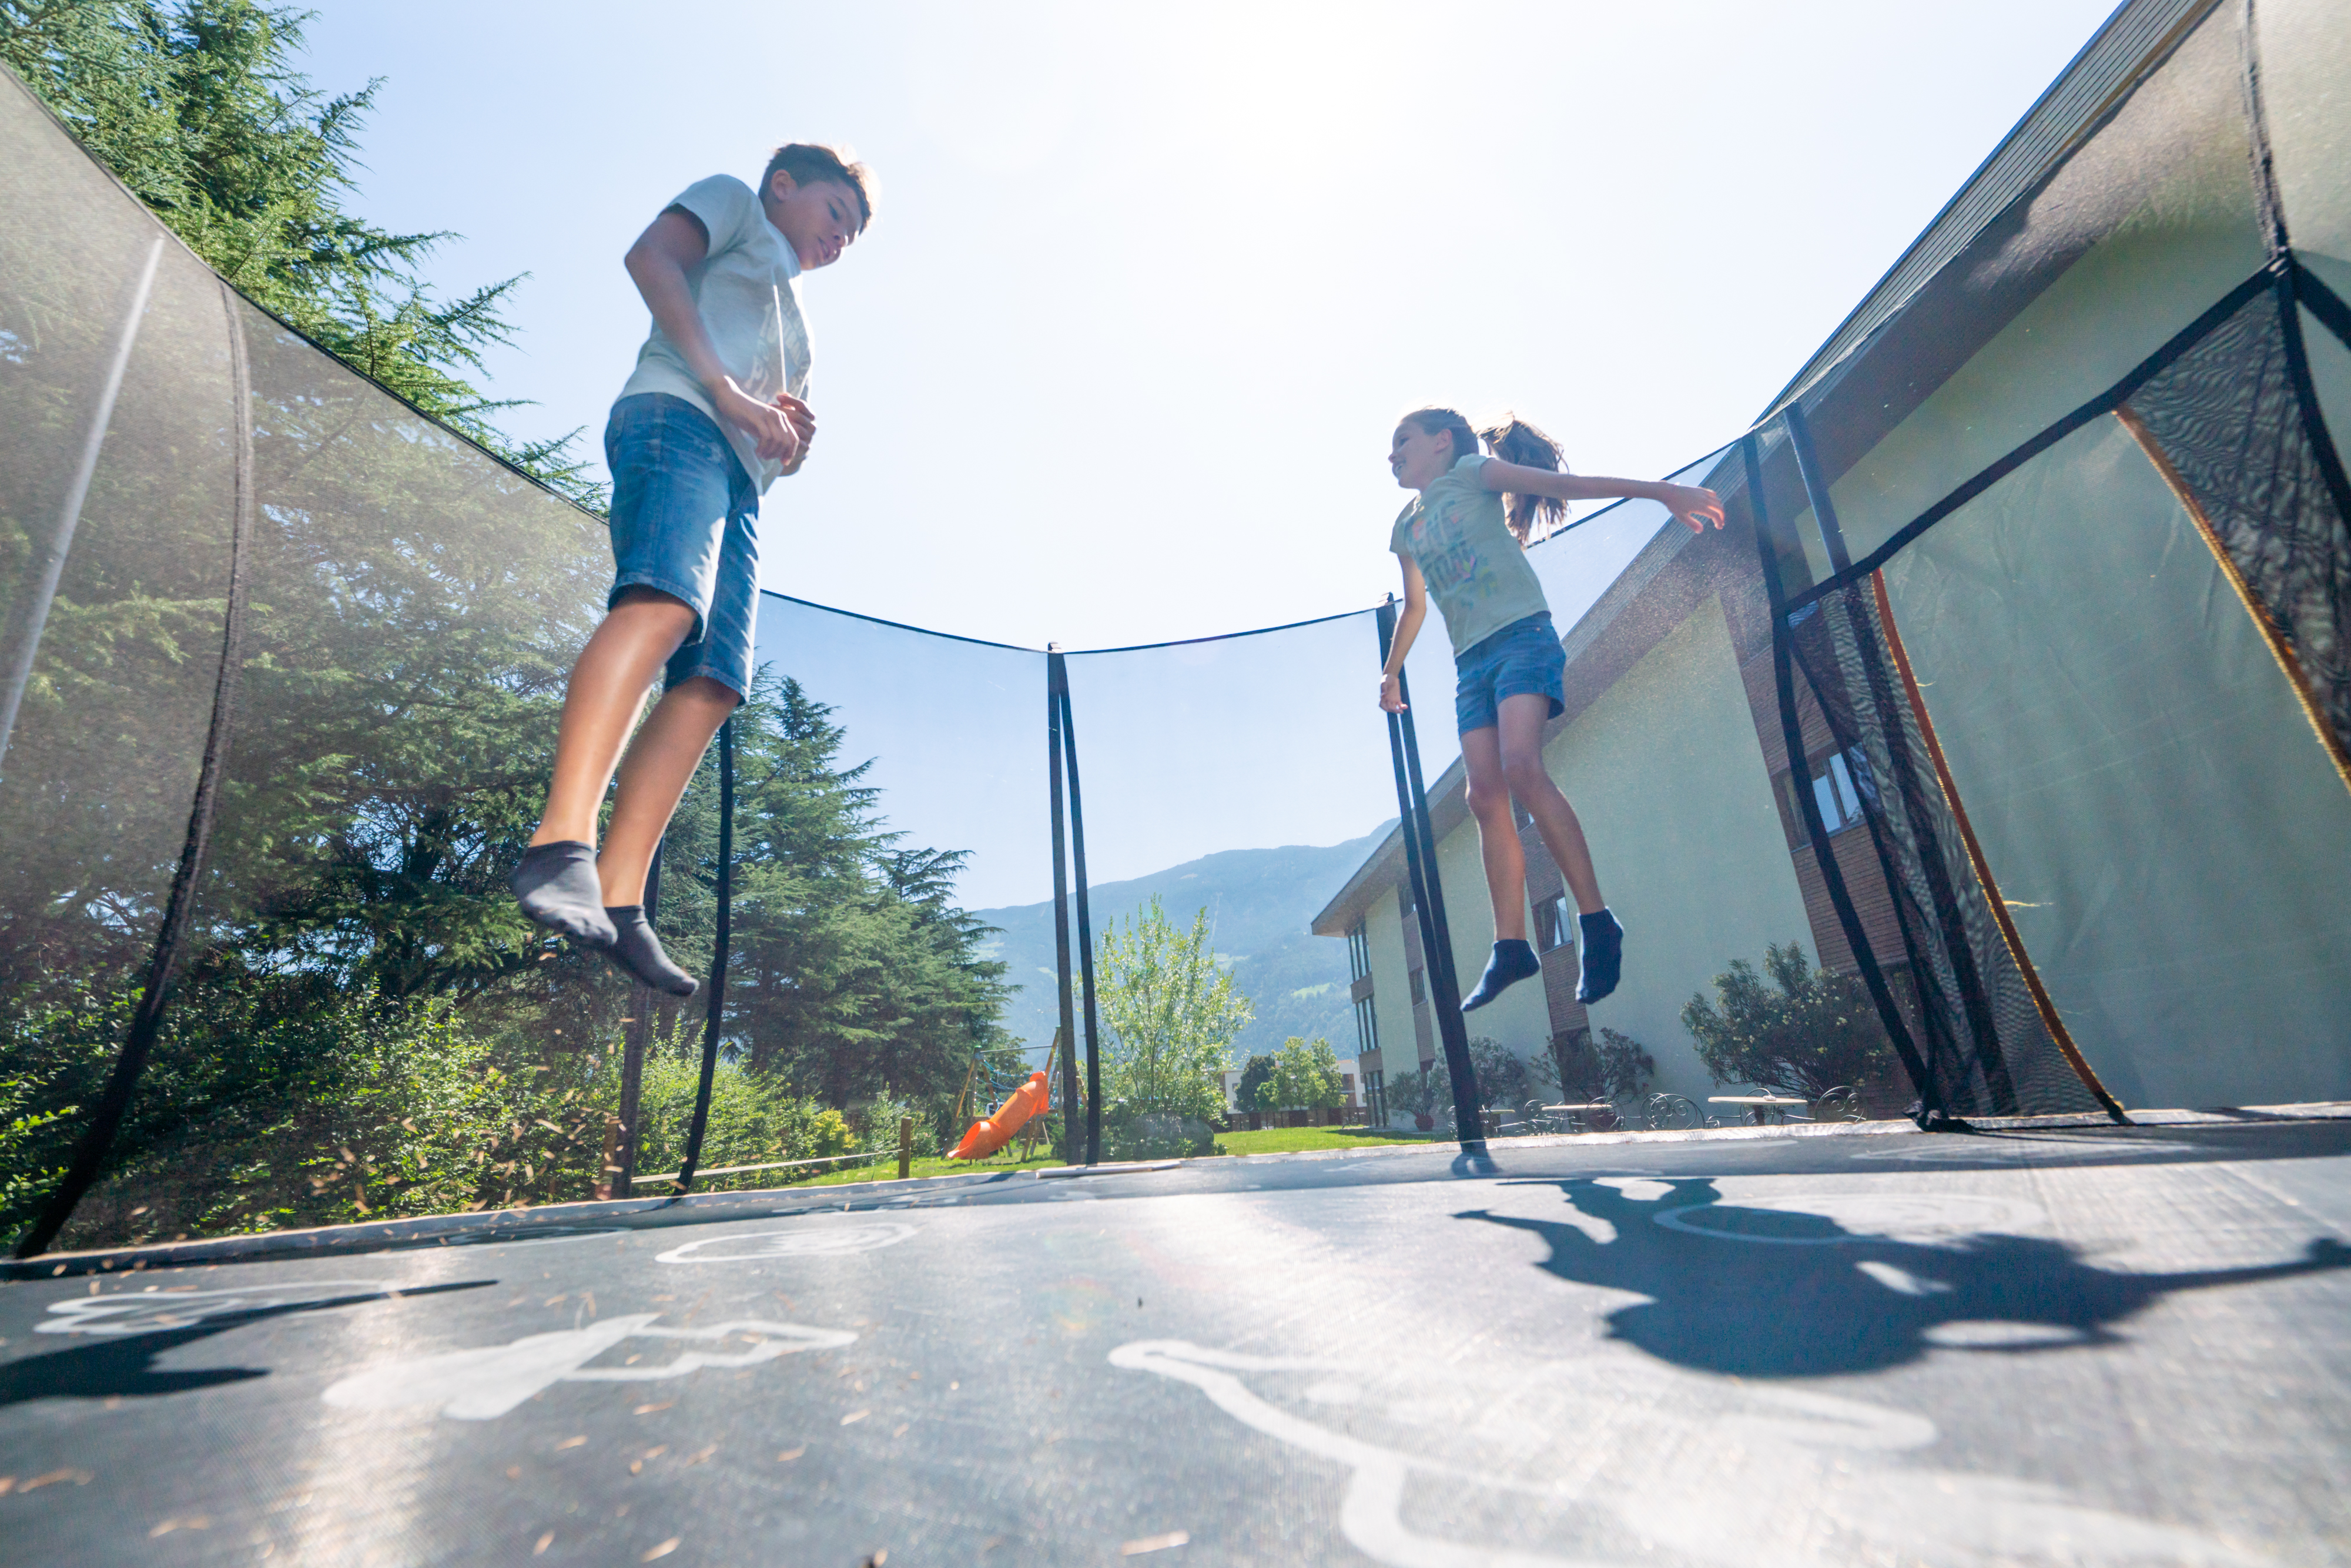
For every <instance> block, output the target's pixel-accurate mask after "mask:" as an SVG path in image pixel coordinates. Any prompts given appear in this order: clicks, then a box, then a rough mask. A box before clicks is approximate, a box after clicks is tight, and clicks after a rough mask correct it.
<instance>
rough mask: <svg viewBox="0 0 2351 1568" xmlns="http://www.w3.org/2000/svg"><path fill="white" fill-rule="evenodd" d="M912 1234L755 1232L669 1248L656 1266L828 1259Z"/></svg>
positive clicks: (833, 1229) (892, 1227)
mask: <svg viewBox="0 0 2351 1568" xmlns="http://www.w3.org/2000/svg"><path fill="white" fill-rule="evenodd" d="M913 1234H914V1227H913V1226H911V1225H900V1224H896V1223H895V1222H892V1223H887V1224H883V1225H834V1226H824V1227H812V1228H808V1229H805V1230H755V1231H753V1232H751V1233H750V1234H749V1235H747V1236H713V1237H708V1238H706V1239H703V1240H700V1241H689V1242H687V1243H686V1244H685V1245H684V1246H683V1247H673V1248H671V1249H669V1250H668V1251H666V1252H664V1253H662V1254H660V1255H659V1256H658V1257H656V1258H655V1259H654V1261H655V1262H659V1263H749V1262H754V1261H757V1260H759V1259H762V1258H829V1257H834V1256H837V1255H839V1254H841V1253H845V1252H871V1251H872V1250H874V1249H876V1248H881V1247H895V1246H896V1245H897V1244H898V1243H899V1242H901V1241H904V1239H906V1238H908V1237H909V1236H912V1235H913Z"/></svg>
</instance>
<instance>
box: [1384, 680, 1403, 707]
mask: <svg viewBox="0 0 2351 1568" xmlns="http://www.w3.org/2000/svg"><path fill="white" fill-rule="evenodd" d="M1403 688H1404V680H1403V678H1402V677H1401V676H1398V675H1392V674H1386V673H1385V672H1383V673H1382V674H1381V675H1380V707H1381V709H1382V711H1384V712H1386V713H1402V712H1404V689H1403Z"/></svg>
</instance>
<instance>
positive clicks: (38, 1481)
mask: <svg viewBox="0 0 2351 1568" xmlns="http://www.w3.org/2000/svg"><path fill="white" fill-rule="evenodd" d="M59 1481H70V1482H72V1483H73V1484H74V1485H75V1486H78V1487H86V1486H88V1485H89V1482H90V1472H89V1471H88V1470H51V1471H49V1472H48V1473H47V1474H46V1475H38V1476H35V1477H34V1478H33V1479H31V1480H28V1481H26V1483H25V1484H24V1486H23V1487H22V1488H21V1489H19V1490H24V1491H31V1490H33V1489H34V1488H35V1487H52V1486H56V1485H57V1483H58V1482H59Z"/></svg>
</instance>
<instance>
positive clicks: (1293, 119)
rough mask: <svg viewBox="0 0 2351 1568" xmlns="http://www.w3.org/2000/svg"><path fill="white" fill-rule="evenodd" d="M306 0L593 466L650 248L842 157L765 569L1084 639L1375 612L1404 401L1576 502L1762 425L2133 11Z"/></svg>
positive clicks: (905, 605)
mask: <svg viewBox="0 0 2351 1568" xmlns="http://www.w3.org/2000/svg"><path fill="white" fill-rule="evenodd" d="M314 3H315V4H316V5H317V9H318V12H319V15H318V16H317V17H316V19H315V20H314V21H313V22H312V23H311V24H310V26H309V28H308V50H307V68H308V71H309V72H310V74H311V76H312V78H313V79H314V81H315V82H316V84H317V85H318V86H319V87H320V88H322V89H329V90H347V89H351V88H355V87H358V86H360V85H361V84H362V83H364V82H366V81H368V80H370V79H371V78H382V79H383V85H382V87H381V92H380V97H379V99H378V104H377V109H376V112H375V114H374V116H373V119H372V120H371V123H370V124H369V126H368V127H367V129H366V131H365V132H364V135H363V140H362V144H361V157H362V160H363V161H364V162H365V164H366V165H367V168H366V172H365V173H364V174H363V176H362V179H361V183H360V188H359V190H358V191H357V192H356V193H355V196H354V198H353V203H352V204H353V205H354V206H355V207H356V208H357V209H358V210H359V211H360V212H361V213H363V214H365V215H367V216H368V217H369V218H371V220H373V221H374V222H376V223H379V224H381V225H385V226H388V227H392V228H395V229H432V230H442V229H446V230H452V231H455V232H456V233H457V234H459V235H463V236H464V237H463V238H462V239H457V240H452V241H450V242H448V243H447V244H445V245H444V246H442V247H441V249H440V250H439V252H438V253H437V254H436V256H434V261H433V263H432V266H431V271H430V276H431V280H432V281H433V283H434V285H435V286H436V287H438V288H440V289H441V290H443V291H444V292H445V293H452V294H454V293H457V292H459V291H462V290H465V289H468V288H471V287H475V286H478V285H480V284H482V283H485V282H488V281H493V280H496V279H499V278H504V277H511V276H515V275H517V274H528V278H527V279H526V280H525V281H524V282H523V283H521V284H520V285H519V286H518V287H517V291H516V292H515V294H514V296H513V298H512V302H511V306H510V308H509V314H510V316H511V318H512V319H513V321H514V323H515V325H516V328H517V334H516V340H515V344H514V347H513V348H512V349H511V350H498V351H496V352H494V353H493V355H492V356H491V360H490V370H491V371H492V372H493V374H492V377H491V379H490V381H489V383H488V389H489V390H490V391H491V392H493V393H494V394H495V395H496V396H499V397H507V398H517V399H523V400H528V402H531V403H532V404H534V405H535V406H532V407H528V408H523V409H518V410H516V411H514V412H513V413H510V414H509V415H507V421H506V422H507V426H508V427H509V428H510V429H511V430H512V431H513V432H515V433H516V434H521V435H526V436H538V435H542V434H550V433H560V432H563V431H568V430H572V429H575V428H576V429H580V430H582V431H583V432H584V444H585V446H586V448H587V450H588V451H589V452H590V454H591V455H595V456H596V457H597V458H598V460H599V466H600V468H601V431H602V427H603V420H604V415H605V412H606V410H607V409H608V407H609V406H610V403H611V398H612V396H613V395H614V394H615V392H617V391H618V390H619V387H620V385H621V383H622V381H623V380H624V379H625V378H626V376H627V374H628V371H629V369H630V367H631V364H632V360H633V356H634V353H635V350H636V348H637V346H638V345H639V344H640V343H641V342H642V341H643V335H644V331H645V324H646V317H645V312H644V310H643V306H642V304H641V302H640V301H639V300H638V299H637V298H636V297H635V294H634V290H633V288H632V286H631V285H630V283H629V280H628V278H627V277H626V275H625V274H624V273H623V271H622V267H621V256H622V252H623V251H625V250H626V248H627V246H628V245H629V243H630V241H631V240H632V239H633V238H634V237H635V235H636V234H637V233H638V231H639V230H640V229H642V228H643V225H645V224H646V223H647V222H648V221H650V220H651V218H652V217H653V215H654V214H656V213H658V212H659V211H660V210H661V208H662V206H663V205H664V204H665V203H666V202H667V201H668V199H669V198H670V197H672V196H673V195H674V194H675V193H677V192H678V191H680V190H682V189H683V188H684V186H685V185H687V184H689V183H692V182H693V181H695V180H696V179H699V178H701V177H703V176H705V175H706V174H710V173H713V172H733V173H736V174H738V175H740V176H742V177H744V178H746V179H756V178H757V177H758V172H759V170H760V168H761V167H762V165H763V163H764V161H765V157H766V154H767V153H768V151H769V150H770V149H772V148H773V147H774V146H775V145H776V144H778V142H780V141H786V140H819V141H835V142H846V143H848V144H849V145H850V146H851V147H852V148H853V150H854V151H855V152H857V153H858V154H859V155H860V156H862V157H863V158H864V159H865V160H866V161H867V162H870V163H871V164H872V167H873V168H874V169H875V171H876V172H877V173H878V175H879V178H880V187H881V189H880V203H879V211H878V214H877V218H876V221H875V223H874V225H873V226H872V229H871V230H870V231H869V232H868V233H867V234H866V235H864V236H863V237H862V239H860V240H859V241H858V243H857V244H856V245H855V246H852V248H851V250H850V251H849V253H848V254H847V256H845V257H844V258H843V259H842V260H841V262H839V263H838V264H836V265H835V266H834V267H831V268H830V269H827V270H824V271H821V272H817V273H814V274H811V275H810V277H808V278H807V279H806V280H805V282H804V290H803V299H804V303H805V308H806V309H807V312H808V315H809V317H810V324H811V331H812V336H813V338H814V340H815V347H816V373H815V380H814V392H813V396H812V399H811V401H812V402H813V403H814V405H815V407H816V410H817V413H818V417H819V420H820V434H819V437H818V443H817V445H816V448H815V451H814V453H813V454H812V455H811V458H810V463H809V465H808V466H807V468H806V469H805V470H804V472H803V473H802V474H801V475H800V476H797V477H795V478H792V479H789V480H784V481H780V482H779V483H778V485H777V486H776V487H775V488H774V489H773V490H772V491H770V492H769V494H768V497H767V498H766V500H765V502H764V503H763V509H762V516H761V538H762V563H761V569H762V571H763V573H764V580H765V585H766V586H767V587H768V588H771V589H774V590H776V591H780V592H785V593H789V594H792V595H795V596H798V597H800V598H803V599H809V600H812V601H817V602H819V603H822V604H828V605H833V606H838V607H841V608H845V609H850V610H854V611H858V612H863V613H867V614H873V615H879V616H883V617H886V618H888V619H891V620H894V621H900V622H911V623H914V624H917V625H922V626H927V627H932V628H935V629H939V630H942V631H948V632H957V633H961V634H964V635H967V636H974V637H979V638H986V639H989V640H993V641H998V642H1005V643H1019V644H1021V645H1024V646H1029V647H1042V646H1043V645H1044V644H1045V643H1048V642H1058V643H1061V645H1063V646H1064V647H1068V648H1089V647H1102V646H1116V645H1125V644H1132V643H1148V642H1158V641H1165V640H1171V639H1177V638H1188V637H1198V636H1203V635H1207V634H1211V633H1217V632H1232V631H1239V630H1243V629H1247V628H1250V627H1257V626H1264V625H1271V624H1279V623H1284V622H1295V621H1300V620H1304V619H1308V618H1311V617H1314V616H1320V615H1328V614H1333V613H1337V612H1343V611H1349V610H1359V609H1362V608H1364V607H1365V606H1366V605H1369V604H1373V603H1375V602H1377V601H1378V600H1379V599H1380V598H1381V596H1382V595H1384V593H1386V592H1388V591H1391V590H1392V589H1393V588H1394V587H1395V562H1394V559H1393V558H1392V557H1390V556H1389V555H1388V554H1387V553H1386V551H1385V544H1386V539H1387V533H1388V528H1389V527H1390V524H1391V523H1392V521H1393V519H1394V517H1395V512H1396V509H1397V507H1398V506H1399V505H1400V504H1401V502H1402V500H1403V497H1402V496H1400V495H1399V493H1398V492H1397V491H1396V490H1395V486H1394V483H1393V481H1392V479H1391V478H1390V476H1389V475H1388V472H1387V469H1386V466H1385V464H1384V457H1385V454H1386V447H1387V439H1388V435H1389V433H1390V431H1391V430H1392V429H1393V427H1394V422H1395V416H1396V415H1397V414H1398V413H1402V412H1403V411H1405V410H1406V409H1408V408H1412V407H1416V406H1418V405H1421V404H1424V403H1429V402H1437V403H1446V404H1450V405H1453V406H1456V407H1459V408H1461V409H1463V410H1464V411H1465V412H1467V413H1469V414H1470V415H1471V417H1472V418H1478V417H1480V416H1482V415H1485V414H1489V413H1499V412H1500V411H1502V410H1505V409H1510V410H1515V411H1516V412H1518V413H1520V414H1522V415H1524V416H1526V417H1528V418H1530V419H1531V420H1532V421H1534V422H1535V423H1537V424H1539V425H1541V426H1542V427H1543V428H1545V429H1546V430H1548V431H1550V432H1551V433H1552V434H1553V435H1555V436H1557V437H1558V438H1560V439H1561V441H1562V443H1563V444H1564V445H1565V446H1566V449H1567V452H1568V455H1569V460H1570V462H1571V464H1572V465H1573V467H1575V468H1576V469H1577V470H1578V471H1579V472H1583V473H1587V474H1620V475H1630V476H1640V477H1654V476H1661V475H1663V474H1665V473H1667V472H1669V471H1671V470H1673V469H1674V468H1676V467H1678V466H1679V465H1682V464H1683V463H1685V462H1687V461H1688V460H1689V459H1691V458H1693V457H1695V456H1697V455H1699V454H1701V453H1703V452H1706V451H1708V450H1710V449H1712V448H1713V447H1715V446H1717V445H1719V444H1722V443H1723V442H1725V441H1726V440H1729V438H1731V437H1733V436H1735V435H1737V434H1740V431H1741V430H1743V429H1744V428H1745V427H1746V424H1747V423H1748V421H1749V420H1750V419H1751V418H1752V417H1753V416H1754V415H1755V414H1756V413H1758V412H1760V411H1761V408H1762V407H1763V405H1764V404H1765V403H1766V402H1768V401H1769V400H1770V398H1771V395H1772V394H1773V393H1774V392H1777V391H1778V390H1779V388H1780V387H1781V386H1782V384H1784V383H1785V382H1787V381H1788V379H1789V378H1790V377H1791V376H1792V374H1793V373H1794V372H1795V371H1796V370H1797V369H1798V367H1799V366H1801V364H1802V362H1803V361H1804V360H1805V359H1806V358H1807V357H1808V356H1809V354H1810V353H1811V351H1812V350H1813V349H1814V348H1815V347H1816V346H1817V345H1818V344H1819V343H1820V342H1821V341H1822V340H1823V339H1825V338H1826V337H1827V336H1828V334H1829V333H1830V332H1831V331H1832V330H1833V329H1834V328H1835V326H1836V325H1837V323H1838V322H1839V321H1840V320H1841V319H1843V318H1844V315H1845V314H1846V313H1847V312H1848V311H1849V310H1850V309H1851V308H1853V307H1854V306H1855V304H1857V303H1858V302H1859V300H1860V299H1861V298H1862V297H1863V296H1864V295H1865V293H1866V292H1867V290H1868V289H1869V287H1871V285H1872V284H1874V283H1875V282H1876V279H1877V278H1878V277H1880V276H1881V275H1882V274H1883V273H1884V272H1885V270H1886V268H1887V267H1889V266H1891V265H1892V264H1893V262H1894V261H1895V260H1896V257H1897V256H1899V255H1900V254H1901V253H1902V251H1903V249H1904V247H1905V246H1907V245H1908V243H1909V242H1910V241H1911V240H1912V239H1913V238H1914V237H1915V236H1916V235H1917V233H1918V232H1919V230H1920V229H1922V228H1923V227H1924V226H1925V225H1926V224H1927V223H1928V221H1929V220H1930V219H1931V218H1932V217H1933V216H1934V214H1935V213H1936V212H1937V211H1938V209H1939V208H1940V207H1941V205H1942V204H1943V203H1944V202H1945V201H1946V200H1947V199H1948V198H1949V196H1950V195H1951V193H1953V192H1955V191H1956V190H1957V189H1958V188H1959V185H1960V183H1962V182H1963V181H1964V180H1965V179H1966V177H1967V175H1968V174H1969V173H1970V172H1971V171H1972V170H1973V169H1974V167H1975V166H1976V165H1977V164H1978V163H1979V162H1980V161H1981V160H1982V159H1983V158H1984V156H1985V155H1986V154H1987V153H1989V152H1991V149H1992V147H1993V146H1994V145H1995V144H1996V143H1997V142H1998V141H1999V140H2000V138H2001V136H2002V135H2003V134H2004V133H2005V132H2006V131H2008V130H2009V129H2010V127H2011V126H2012V125H2013V124H2014V123H2015V121H2016V120H2017V119H2018V118H2019V117H2020V116H2021V115H2022V113H2023V111H2024V110H2025V109H2026V108H2027V107H2028V106H2029V105H2030V104H2031V103H2032V100H2033V99H2035V98H2036V97H2037V96H2038V95H2039V94H2040V92H2041V90H2042V89H2043V88H2044V87H2045V86H2046V85H2047V84H2048V83H2049V81H2050V80H2051V79H2052V78H2054V77H2055V75H2056V74H2057V73H2058V71H2059V70H2060V69H2062V68H2063V67H2064V64H2065V62H2066V61H2067V60H2068V59H2069V58H2071V57H2072V56H2073V55H2074V52H2075V51H2076V50H2077V49H2078V48H2079V47H2081V46H2082V44H2083V43H2085V41H2086V40H2087V39H2088V37H2090V35H2091V33H2092V32H2093V31H2094V30H2095V27H2096V26H2097V25H2098V23H2099V22H2100V21H2101V20H2102V19H2103V18H2104V16H2105V13H2106V11H2107V10H2108V9H2109V8H2110V7H2109V6H2108V5H2107V4H2106V3H2105V0H1978V3H1977V4H1974V5H1966V6H1941V5H1937V6H1928V5H1889V4H1886V0H1857V3H1837V0H1789V3H1788V4H1784V5H1771V6H1759V5H1751V4H1699V3H1664V4H1656V5H1639V6H1635V5H1622V4H1608V5H1596V4H1585V3H1583V0H1544V3H1541V4H1532V5H1515V4H1481V5H1459V6H1456V5H1427V4H1421V5H1384V4H1379V3H1377V0H1354V3H1351V4H1349V5H1344V6H1341V5H1330V4H1322V5H1308V4H1296V5H1293V4H1283V3H1281V0H1248V3H1246V4H1225V3H1221V0H1196V3H1193V0H1187V3H1186V4H1184V5H1164V4H1158V5H1154V4H1121V5H1098V4H1093V5H1087V4H1072V5H1061V4H1052V3H1043V0H1040V3H1033V4H1021V3H1017V0H999V3H997V4H992V5H986V6H978V5H968V4H961V5H956V4H915V3H911V0H866V3H861V4H857V5H847V4H831V5H818V4H806V3H796V0H784V3H779V4H778V3H771V4H765V5H742V4H729V5H715V4H705V3H699V0H671V3H669V4H665V5H660V6H647V5H643V4H636V5H615V4H611V3H608V0H566V3H564V4H561V5H556V4H550V3H545V0H500V3H499V4H497V5H479V4H466V5H458V4H453V3H450V0H403V3H402V4H401V5H388V4H384V3H382V0H314Z"/></svg>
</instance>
